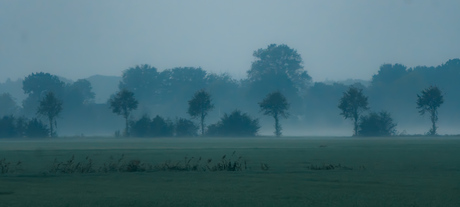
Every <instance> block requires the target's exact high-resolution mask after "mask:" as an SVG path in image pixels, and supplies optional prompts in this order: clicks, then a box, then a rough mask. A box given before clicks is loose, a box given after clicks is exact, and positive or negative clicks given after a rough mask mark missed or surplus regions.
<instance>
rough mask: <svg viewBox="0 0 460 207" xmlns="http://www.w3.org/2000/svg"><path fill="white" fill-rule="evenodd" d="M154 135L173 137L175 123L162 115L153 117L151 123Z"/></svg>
mask: <svg viewBox="0 0 460 207" xmlns="http://www.w3.org/2000/svg"><path fill="white" fill-rule="evenodd" d="M150 127H151V132H152V136H154V137H171V136H173V134H174V125H173V123H171V121H169V120H165V119H164V118H163V117H161V116H158V115H157V116H156V117H155V118H153V120H152V123H151V124H150Z"/></svg>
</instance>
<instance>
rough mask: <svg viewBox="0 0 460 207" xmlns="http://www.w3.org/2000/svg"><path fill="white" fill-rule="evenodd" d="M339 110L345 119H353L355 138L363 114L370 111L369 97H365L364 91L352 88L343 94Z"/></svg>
mask: <svg viewBox="0 0 460 207" xmlns="http://www.w3.org/2000/svg"><path fill="white" fill-rule="evenodd" d="M338 107H339V109H340V110H342V113H340V115H342V116H343V117H344V118H345V119H352V120H353V124H354V129H353V136H357V135H358V121H359V117H360V116H361V114H362V112H364V111H366V110H368V109H369V107H368V102H367V97H366V96H364V95H363V89H358V88H356V87H354V86H351V87H350V88H349V89H348V91H346V92H344V93H343V96H342V98H341V99H340V102H339V106H338Z"/></svg>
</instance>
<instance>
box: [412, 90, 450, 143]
mask: <svg viewBox="0 0 460 207" xmlns="http://www.w3.org/2000/svg"><path fill="white" fill-rule="evenodd" d="M443 103H444V97H443V95H442V92H441V90H439V88H438V87H436V86H430V87H428V88H426V89H425V90H423V91H422V94H421V95H419V94H417V109H419V113H420V115H424V114H425V113H426V112H428V113H429V114H430V119H431V123H432V126H431V129H430V131H429V132H428V134H429V135H436V129H437V128H438V127H437V126H436V122H437V121H438V108H439V107H440V106H441V104H443Z"/></svg>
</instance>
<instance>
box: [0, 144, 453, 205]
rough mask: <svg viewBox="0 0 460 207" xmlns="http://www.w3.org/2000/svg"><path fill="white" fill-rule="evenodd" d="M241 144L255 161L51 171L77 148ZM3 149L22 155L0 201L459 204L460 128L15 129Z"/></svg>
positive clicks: (148, 154)
mask: <svg viewBox="0 0 460 207" xmlns="http://www.w3.org/2000/svg"><path fill="white" fill-rule="evenodd" d="M234 151H236V155H238V156H242V157H243V159H244V160H246V161H247V167H248V168H247V169H245V170H243V171H237V172H228V171H219V172H209V171H150V172H123V173H120V172H112V173H101V172H96V173H87V174H63V173H61V174H55V173H50V172H49V170H50V168H51V167H52V165H53V161H54V160H55V159H57V160H60V161H65V160H68V159H69V158H70V157H72V155H75V159H76V160H84V159H85V157H87V156H89V157H90V158H91V159H93V161H94V164H95V165H98V164H99V165H101V164H102V163H104V162H106V161H107V160H108V159H109V157H110V156H113V157H120V156H121V154H124V155H125V159H127V160H130V159H138V160H141V161H143V162H146V163H153V164H155V163H161V162H165V161H168V160H171V161H182V160H184V157H189V158H190V157H195V158H197V157H202V158H203V159H208V158H212V159H214V160H219V159H221V157H222V156H223V155H226V156H228V157H229V156H231V154H232V153H233V152H234ZM0 158H5V159H6V160H8V161H11V162H15V161H21V162H22V164H21V168H22V169H18V170H17V171H16V172H14V173H7V174H2V175H0V206H443V207H445V206H460V137H433V138H428V137H394V138H345V137H308V138H297V137H284V138H270V137H259V138H188V139H185V138H183V139H177V138H164V139H109V138H55V139H45V140H12V139H11V140H8V139H6V140H0ZM261 163H265V164H267V165H268V166H269V169H268V170H263V169H261ZM339 164H340V166H345V167H342V168H335V169H329V170H326V169H321V170H312V169H310V168H309V167H311V166H320V167H321V166H324V165H334V166H338V165H339Z"/></svg>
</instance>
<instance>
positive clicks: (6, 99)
mask: <svg viewBox="0 0 460 207" xmlns="http://www.w3.org/2000/svg"><path fill="white" fill-rule="evenodd" d="M17 111H18V106H17V104H16V101H14V98H13V96H11V94H9V93H3V94H0V117H2V116H6V115H13V114H16V112H17Z"/></svg>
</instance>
